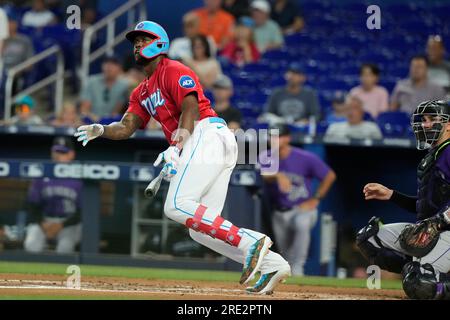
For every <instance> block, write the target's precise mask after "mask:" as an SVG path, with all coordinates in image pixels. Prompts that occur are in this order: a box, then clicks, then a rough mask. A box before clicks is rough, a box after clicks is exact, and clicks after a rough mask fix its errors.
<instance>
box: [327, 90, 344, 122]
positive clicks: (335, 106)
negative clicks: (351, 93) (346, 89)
mask: <svg viewBox="0 0 450 320" xmlns="http://www.w3.org/2000/svg"><path fill="white" fill-rule="evenodd" d="M331 107H332V110H333V112H332V113H330V114H329V115H327V117H326V119H325V120H326V122H327V123H328V124H331V123H335V122H344V121H347V105H346V103H345V94H344V93H343V92H342V91H337V92H336V93H335V95H334V97H333V100H332V101H331Z"/></svg>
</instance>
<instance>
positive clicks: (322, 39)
mask: <svg viewBox="0 0 450 320" xmlns="http://www.w3.org/2000/svg"><path fill="white" fill-rule="evenodd" d="M124 3H125V1H119V0H113V1H111V0H110V1H106V0H99V1H98V3H97V10H98V14H99V15H98V20H99V19H101V18H102V17H107V16H108V14H110V13H111V12H113V11H114V10H115V9H117V8H118V7H119V6H121V5H123V4H124ZM298 3H299V5H300V6H301V8H302V12H303V16H304V19H305V28H304V29H303V31H302V32H301V33H299V34H294V35H290V36H286V38H285V41H286V44H285V46H284V47H283V48H282V49H280V50H273V51H269V52H266V53H265V54H263V56H262V59H261V60H260V62H259V63H255V64H250V65H247V66H244V67H243V68H237V67H233V66H231V65H227V64H224V65H222V68H223V72H224V73H225V74H227V75H228V76H230V78H231V79H232V80H233V82H234V85H235V96H234V97H233V103H234V105H236V106H237V107H238V108H239V109H240V110H241V112H242V113H243V115H244V119H245V120H244V127H246V128H254V127H259V125H258V124H256V120H255V119H256V117H257V116H258V115H259V114H260V113H261V112H262V110H263V107H264V104H265V102H266V100H267V97H268V95H269V93H270V92H271V91H272V90H273V88H274V87H276V86H280V85H283V84H284V79H283V73H284V72H283V71H284V70H285V69H286V68H287V66H288V64H289V63H290V62H292V61H295V62H299V63H300V64H301V65H302V66H303V67H304V69H305V72H306V74H307V76H308V80H307V85H309V86H311V87H313V88H315V89H316V90H317V91H318V94H319V99H320V104H321V107H322V113H323V114H326V113H327V112H329V110H330V106H331V98H332V96H333V95H334V93H335V92H336V91H337V90H343V91H348V90H349V89H350V88H352V87H354V86H355V85H357V84H358V81H359V80H358V79H359V66H360V65H361V63H363V62H374V63H376V64H378V65H379V66H380V68H381V70H382V74H381V81H380V84H381V85H383V86H385V87H386V88H387V89H388V90H389V92H390V93H391V92H392V89H393V87H394V85H395V82H396V81H397V80H399V79H401V78H405V77H406V76H407V74H408V65H409V59H410V57H412V56H413V55H416V54H421V53H424V51H425V45H426V41H427V37H428V36H429V35H431V34H440V35H441V36H442V37H443V38H444V39H448V36H449V32H450V31H449V24H448V19H447V17H446V15H447V13H448V12H449V10H450V3H448V2H446V1H417V2H414V3H412V2H410V1H394V0H393V1H379V2H378V3H377V5H379V6H380V8H381V21H382V24H381V29H380V30H368V29H367V28H366V19H367V17H368V14H367V13H366V8H367V6H368V5H369V3H365V2H357V1H351V0H348V1H339V3H336V2H335V1H298ZM145 5H146V8H147V17H148V18H149V19H151V20H154V21H157V22H159V23H161V24H162V25H163V26H164V27H165V28H166V29H167V31H168V34H169V36H170V38H171V39H174V38H176V37H178V36H181V35H182V23H181V21H182V16H183V15H184V14H185V13H186V12H187V11H189V10H191V9H194V8H198V7H200V6H202V1H200V0H192V1H183V0H172V1H171V5H170V10H169V9H168V8H167V1H160V0H152V1H150V0H148V1H145ZM25 8H26V6H25V7H17V8H16V10H17V13H18V14H19V15H20V14H21V13H23V12H24V11H25ZM59 13H60V14H61V12H59ZM130 27H131V26H127V18H126V15H125V16H123V17H121V18H119V19H118V20H117V22H116V29H117V30H119V31H122V30H126V29H129V28H130ZM22 32H23V33H26V34H28V35H30V36H31V37H32V39H33V44H34V45H35V50H36V52H37V53H38V52H40V51H43V50H45V49H46V48H48V47H51V46H52V45H54V44H58V45H60V47H61V49H62V50H63V52H64V56H65V60H66V64H65V66H66V70H67V71H69V72H68V73H66V75H67V76H66V81H65V86H66V87H65V92H66V93H67V95H71V96H73V95H76V94H77V90H76V89H77V88H78V87H79V83H78V80H77V79H76V77H74V76H73V74H72V73H70V71H75V70H77V68H79V66H80V63H81V53H80V51H81V50H80V47H81V41H82V36H83V35H82V33H81V32H79V31H77V30H75V31H68V30H67V29H65V27H64V25H57V26H54V27H51V28H48V29H47V30H43V31H41V32H35V31H33V30H31V29H27V28H22ZM105 38H106V33H105V32H103V33H100V34H99V36H98V38H97V39H96V41H97V42H95V43H93V48H95V47H100V46H101V43H102V41H104V40H105ZM130 49H131V47H130V45H129V44H128V43H127V42H125V41H124V42H122V43H120V44H119V45H118V46H116V47H115V48H114V49H113V51H114V54H115V55H118V56H120V57H125V56H126V55H127V54H128V53H129V50H130ZM100 61H101V59H99V60H97V61H96V62H94V63H93V64H92V65H91V67H90V74H93V73H97V72H98V71H99V70H100ZM54 67H55V60H54V58H49V59H45V60H44V61H42V62H40V63H39V64H38V65H36V66H35V67H33V70H32V72H30V74H29V78H28V80H27V81H28V82H29V84H32V83H33V82H35V81H37V80H39V79H42V78H43V77H45V76H47V75H48V74H51V73H52V72H53V70H54ZM4 85H5V81H4V77H3V80H2V92H4ZM53 89H54V88H53V87H50V89H48V95H49V96H46V100H45V101H47V104H46V105H43V104H42V103H41V104H40V105H39V108H40V109H39V110H38V111H40V112H42V113H43V114H46V113H48V112H51V111H52V110H54V109H55V107H56V106H55V105H53V103H52V101H53V98H54V96H53V95H52V92H53V91H52V90H53ZM44 95H45V94H44ZM2 99H4V98H2ZM386 119H387V122H384V120H383V121H381V120H379V123H378V124H379V125H380V128H381V129H382V131H383V134H384V137H385V138H384V139H383V140H380V141H367V140H364V141H357V140H352V141H347V142H345V143H326V142H324V141H323V140H322V134H323V133H324V131H325V129H326V126H327V124H326V123H324V122H320V123H318V126H317V135H316V136H314V137H309V136H308V132H309V131H308V128H295V127H293V128H292V129H293V130H294V144H295V145H301V146H303V147H304V148H305V149H307V150H311V151H313V152H315V153H317V154H318V155H320V156H321V157H322V158H323V159H325V160H326V161H327V163H328V164H329V165H330V166H331V167H332V168H333V169H334V170H335V171H336V174H337V177H338V180H337V182H336V184H335V185H334V186H333V188H332V190H331V191H330V193H329V195H328V196H327V197H326V199H324V200H323V201H322V202H321V206H320V212H321V213H322V214H325V213H326V214H330V215H331V216H332V218H333V219H334V221H336V222H337V232H338V234H337V248H336V252H335V253H334V254H333V259H331V260H330V259H328V260H327V262H328V263H326V264H323V263H321V257H320V256H321V241H320V239H321V237H322V239H323V234H321V232H320V229H321V224H320V223H319V224H318V225H317V226H316V228H315V230H314V233H313V244H312V246H311V250H310V257H309V260H308V264H307V266H306V273H307V274H309V275H330V276H335V275H336V270H337V268H339V267H343V268H352V267H354V265H353V262H352V261H348V259H349V257H350V258H351V259H352V258H354V259H356V260H355V261H358V255H357V253H355V252H353V250H352V249H351V248H352V243H353V238H354V232H355V231H356V230H358V228H359V227H361V226H363V225H364V223H365V222H366V221H367V220H368V219H369V218H370V217H371V216H372V215H378V216H381V217H382V218H383V219H384V220H385V222H394V221H399V220H401V221H413V220H414V217H413V216H411V215H408V214H407V213H405V212H403V211H402V210H400V209H398V208H396V207H394V206H393V205H390V204H386V203H376V202H365V201H364V200H363V197H362V186H363V185H364V184H365V183H366V182H369V181H377V182H380V183H383V184H385V185H388V186H392V187H395V188H396V189H398V190H401V191H403V192H405V193H410V194H412V193H414V192H415V188H416V181H415V170H416V165H417V163H418V161H419V159H420V158H421V156H422V154H421V153H420V152H418V151H416V150H415V148H414V141H413V136H412V134H411V131H410V129H409V125H408V123H407V122H405V120H404V118H402V119H400V120H398V119H397V118H395V119H394V120H391V119H389V117H387V118H386ZM105 121H111V119H107V120H105ZM391 121H393V122H391ZM72 133H73V131H71V129H66V128H57V129H55V128H50V127H49V128H46V129H42V128H41V129H39V128H33V127H16V128H14V129H11V128H10V127H8V126H1V127H0V136H1V137H0V139H1V140H0V141H1V148H0V162H2V163H8V164H9V167H10V168H11V170H10V173H9V174H8V175H7V176H4V177H2V178H0V218H1V220H2V222H3V223H4V224H5V225H7V226H10V227H12V229H11V230H12V231H11V232H12V234H13V235H15V236H17V237H18V238H17V239H15V240H17V241H11V242H9V243H6V244H5V250H4V251H3V252H2V253H0V259H1V260H15V261H38V262H62V263H70V262H74V263H89V264H109V265H111V264H112V265H134V266H148V267H153V266H154V267H174V268H175V267H178V268H194V269H195V268H207V269H222V270H237V269H236V268H237V266H236V265H235V264H234V263H229V262H227V261H222V260H220V259H216V257H215V256H214V255H211V253H210V252H208V251H204V250H201V249H199V248H198V247H196V246H195V245H193V244H192V243H191V242H190V241H189V239H188V236H187V234H185V233H184V232H183V231H182V229H179V228H177V227H172V226H168V227H167V228H168V230H169V233H168V234H164V235H163V234H162V231H161V230H162V229H163V228H165V227H164V226H167V223H166V221H165V220H164V221H161V222H157V223H154V224H152V223H142V224H139V223H138V222H136V220H134V219H133V212H134V213H135V214H136V212H144V214H146V215H149V216H147V218H155V219H161V217H162V213H161V210H162V200H163V199H162V195H160V197H159V199H157V201H155V202H152V203H148V202H145V200H144V199H143V197H142V188H143V187H145V184H144V183H142V182H141V183H137V182H133V181H129V180H130V178H129V177H130V175H128V176H126V174H124V175H123V176H122V174H121V178H120V179H119V180H121V181H114V179H112V180H111V179H86V190H87V191H85V194H86V195H87V196H86V197H89V200H85V201H86V202H90V205H92V206H89V205H88V207H87V208H88V209H86V210H87V211H90V212H89V214H84V215H83V218H86V219H89V222H86V221H84V220H83V224H84V226H83V227H84V228H85V229H87V231H86V230H85V231H84V232H85V233H84V235H86V236H87V237H88V238H85V240H84V243H82V245H81V246H80V248H79V249H80V250H81V252H79V253H77V254H75V255H68V256H57V255H55V254H52V253H51V252H48V253H45V254H42V255H28V254H26V253H24V252H23V251H22V250H21V244H20V237H21V236H23V230H21V229H20V227H21V226H23V224H24V222H23V220H24V219H26V212H24V211H23V203H24V200H25V195H26V190H27V186H28V184H29V181H30V179H26V178H24V177H26V173H25V174H23V172H22V171H20V170H17V174H16V175H14V173H13V171H14V170H15V169H14V170H13V168H15V166H17V167H18V166H20V163H23V162H27V163H28V162H33V163H43V162H41V160H43V161H48V160H49V152H48V150H49V148H50V145H51V141H52V139H53V137H54V136H56V135H58V134H62V135H68V136H69V135H71V134H72ZM164 147H165V141H164V140H163V138H162V135H161V134H159V133H157V132H156V133H155V132H151V133H148V132H142V133H139V134H138V135H137V136H136V137H134V138H132V139H131V140H130V141H121V142H112V141H105V140H99V141H95V142H94V143H92V144H91V145H89V147H87V148H83V149H82V148H81V147H80V146H77V160H80V161H87V162H89V163H100V162H108V163H112V164H115V163H117V162H124V163H127V166H133V165H135V164H136V163H141V164H148V163H150V162H151V161H152V159H154V157H155V155H156V154H157V153H158V152H160V151H162V150H163V149H164ZM13 159H18V160H17V162H15V161H16V160H13ZM237 169H239V170H242V172H244V173H249V174H250V173H251V172H253V168H251V167H248V166H244V167H241V168H237ZM19 171H20V172H19ZM14 172H15V171H14ZM237 173H238V174H237V175H236V179H235V181H234V183H233V182H232V187H231V188H230V191H229V195H228V200H227V205H226V209H225V214H226V215H228V216H229V217H231V219H232V220H233V221H235V222H236V224H237V225H242V226H249V227H253V226H254V225H255V224H256V225H259V226H261V228H263V230H265V231H266V232H268V233H269V234H270V233H271V230H270V223H268V221H269V220H268V219H267V217H268V214H269V213H268V212H267V210H265V208H266V205H267V203H265V200H266V197H264V194H263V189H262V188H260V186H259V185H258V183H257V181H258V178H257V177H256V176H252V177H255V186H243V185H242V183H241V180H240V179H241V176H240V175H239V171H238V172H237ZM244 180H245V179H244ZM96 209H97V210H96ZM92 210H94V211H92ZM152 215H153V216H152ZM97 223H98V229H96V228H97ZM14 225H16V227H14ZM163 225H164V226H163ZM17 226H18V227H19V228H17ZM145 235H147V236H145ZM133 237H136V238H135V240H133ZM166 238H167V239H166ZM86 239H88V240H86ZM152 239H153V240H152ZM161 239H166V240H165V241H162V240H161ZM96 240H98V243H97V244H94V245H93V244H92V243H89V241H96ZM133 241H136V243H135V245H133ZM184 241H187V242H184ZM177 242H178V245H174V244H176V243H177ZM83 245H84V247H83ZM177 248H178V249H177ZM180 248H181V249H180ZM328 249H330V248H328ZM322 250H323V248H322ZM348 251H351V253H350V255H348V253H345V252H348ZM97 252H98V253H99V254H97ZM185 252H189V255H190V257H187V258H182V257H181V256H183V255H185ZM155 253H157V255H155ZM174 256H175V258H174ZM199 257H200V259H199ZM334 258H335V259H334Z"/></svg>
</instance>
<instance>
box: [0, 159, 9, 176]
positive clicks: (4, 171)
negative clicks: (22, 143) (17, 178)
mask: <svg viewBox="0 0 450 320" xmlns="http://www.w3.org/2000/svg"><path fill="white" fill-rule="evenodd" d="M7 176H9V163H7V162H0V177H7Z"/></svg>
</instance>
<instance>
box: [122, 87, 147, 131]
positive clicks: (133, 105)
mask: <svg viewBox="0 0 450 320" xmlns="http://www.w3.org/2000/svg"><path fill="white" fill-rule="evenodd" d="M139 88H140V86H138V87H137V88H136V89H134V90H133V92H132V93H131V95H130V101H129V102H128V109H127V111H126V112H130V113H133V114H135V115H137V116H138V117H139V118H141V120H142V125H141V127H140V129H145V127H146V126H147V124H148V122H149V121H150V118H151V117H150V114H149V113H148V112H147V111H146V110H144V108H143V107H142V106H141V104H140V102H139V99H138V97H139Z"/></svg>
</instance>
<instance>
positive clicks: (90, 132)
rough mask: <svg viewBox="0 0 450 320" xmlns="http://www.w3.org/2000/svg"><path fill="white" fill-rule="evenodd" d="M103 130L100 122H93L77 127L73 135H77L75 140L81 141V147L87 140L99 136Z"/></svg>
mask: <svg viewBox="0 0 450 320" xmlns="http://www.w3.org/2000/svg"><path fill="white" fill-rule="evenodd" d="M104 132H105V128H104V127H103V126H102V125H101V124H98V123H94V124H89V125H85V126H81V127H78V129H77V131H76V132H75V134H74V136H75V137H78V139H77V141H82V144H83V147H85V146H86V145H87V143H88V142H89V141H91V140H93V139H95V138H98V137H100V136H101V135H102V134H103V133H104Z"/></svg>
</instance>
